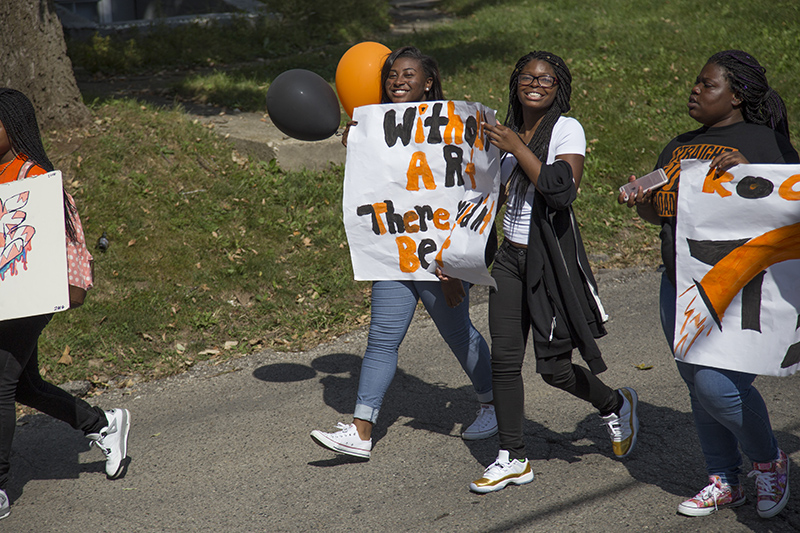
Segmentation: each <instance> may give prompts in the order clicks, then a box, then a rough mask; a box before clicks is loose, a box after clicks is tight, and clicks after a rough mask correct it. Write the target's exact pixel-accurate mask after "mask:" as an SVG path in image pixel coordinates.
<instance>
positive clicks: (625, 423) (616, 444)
mask: <svg viewBox="0 0 800 533" xmlns="http://www.w3.org/2000/svg"><path fill="white" fill-rule="evenodd" d="M619 393H620V394H621V395H622V407H620V410H619V416H618V415H616V414H615V413H611V414H610V415H606V416H604V417H601V418H602V419H603V422H604V423H605V425H606V429H607V430H608V434H609V435H610V436H611V446H612V448H613V450H614V455H616V456H617V457H619V458H623V457H627V456H628V454H630V453H631V451H633V447H634V446H636V437H637V436H638V433H639V416H638V415H637V414H636V408H637V406H638V403H639V398H638V396H637V395H636V391H635V390H633V389H632V388H630V387H622V388H621V389H619Z"/></svg>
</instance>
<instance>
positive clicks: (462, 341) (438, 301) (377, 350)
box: [353, 281, 493, 424]
mask: <svg viewBox="0 0 800 533" xmlns="http://www.w3.org/2000/svg"><path fill="white" fill-rule="evenodd" d="M464 292H465V293H466V297H465V298H464V300H463V301H462V302H461V303H460V304H459V305H458V306H456V307H454V308H451V307H448V306H447V303H446V302H445V299H444V293H443V292H442V284H441V283H439V282H438V281H376V282H374V283H373V284H372V316H371V320H370V324H369V339H368V341H367V351H366V353H365V354H364V361H363V362H362V363H361V377H360V379H359V382H358V398H357V399H356V408H355V413H354V414H353V416H354V417H355V418H360V419H362V420H366V421H368V422H372V423H373V424H374V423H375V421H376V420H377V418H378V412H379V411H380V408H381V404H382V403H383V396H384V395H385V394H386V390H387V389H388V388H389V384H390V383H391V382H392V379H393V378H394V373H395V370H397V350H398V348H399V347H400V343H401V342H403V338H404V337H405V336H406V332H407V331H408V326H409V324H411V319H412V318H414V311H415V310H416V308H417V301H419V300H422V303H423V305H424V306H425V309H426V310H427V311H428V314H429V315H430V316H431V318H432V319H433V322H434V323H435V324H436V327H437V328H438V329H439V333H440V334H441V336H442V338H443V339H444V340H445V342H447V344H448V346H450V349H451V350H452V351H453V353H454V354H455V356H456V359H458V362H459V363H461V367H462V368H463V369H464V372H466V373H467V376H469V379H470V380H471V381H472V386H473V387H474V388H475V392H476V393H477V395H478V401H480V402H484V403H485V402H490V401H492V399H493V396H492V369H491V355H490V353H489V346H488V345H487V344H486V341H485V340H483V337H482V336H481V334H480V333H479V332H478V330H477V329H475V326H473V325H472V322H471V321H470V319H469V284H468V283H464Z"/></svg>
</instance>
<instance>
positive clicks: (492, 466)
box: [483, 460, 511, 477]
mask: <svg viewBox="0 0 800 533" xmlns="http://www.w3.org/2000/svg"><path fill="white" fill-rule="evenodd" d="M510 466H511V461H509V462H507V463H502V462H500V460H496V461H495V462H493V463H492V464H490V465H489V467H488V468H487V469H486V471H485V472H484V473H483V475H484V477H488V476H489V474H491V473H493V472H494V471H495V470H500V471H503V470H505V469H507V468H509V467H510Z"/></svg>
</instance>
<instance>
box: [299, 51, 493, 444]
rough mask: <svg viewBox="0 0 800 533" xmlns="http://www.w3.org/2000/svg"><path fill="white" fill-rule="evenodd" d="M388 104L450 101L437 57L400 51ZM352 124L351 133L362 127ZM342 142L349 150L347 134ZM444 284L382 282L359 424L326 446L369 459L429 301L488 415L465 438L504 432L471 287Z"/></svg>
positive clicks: (389, 79) (376, 292)
mask: <svg viewBox="0 0 800 533" xmlns="http://www.w3.org/2000/svg"><path fill="white" fill-rule="evenodd" d="M381 86H382V88H383V95H382V102H381V103H405V102H422V101H433V100H443V99H444V94H443V93H442V86H441V81H440V79H439V68H438V67H437V65H436V62H435V61H434V60H433V58H431V57H429V56H426V55H423V54H422V53H421V52H420V51H419V50H418V49H416V48H414V47H412V46H405V47H403V48H399V49H398V50H395V51H394V52H392V53H391V54H390V55H389V57H388V58H387V59H386V61H385V63H384V65H383V69H382V71H381ZM355 125H356V123H355V122H350V123H349V124H348V130H349V128H350V127H351V126H355ZM342 142H343V143H344V144H345V145H346V143H347V131H345V135H344V137H343V140H342ZM440 279H441V281H389V280H382V281H375V282H373V284H372V301H371V319H370V327H369V339H368V343H367V350H366V353H365V354H364V360H363V362H362V365H361V376H360V380H359V384H358V397H357V399H356V406H355V412H354V414H353V422H352V423H350V424H343V423H339V427H340V429H341V430H340V431H337V432H334V433H325V432H322V431H319V430H314V431H312V432H311V437H312V438H313V439H314V441H315V442H317V443H318V444H319V445H321V446H324V447H326V448H329V449H331V450H333V451H336V452H339V453H344V454H347V455H352V456H355V457H360V458H363V459H369V457H370V455H371V451H372V438H371V435H372V427H373V425H374V424H375V421H376V420H377V418H378V412H379V410H380V408H381V404H382V403H383V397H384V394H385V393H386V390H387V389H388V388H389V385H390V384H391V382H392V379H393V378H394V374H395V371H396V369H397V357H398V348H399V347H400V343H401V342H402V341H403V338H404V337H405V334H406V331H408V327H409V325H410V323H411V319H412V318H413V317H414V311H415V309H416V306H417V302H418V301H419V300H422V303H423V305H424V306H425V309H426V310H427V311H428V314H429V315H430V316H431V318H433V321H434V323H435V324H436V327H437V329H438V330H439V333H440V334H441V335H442V337H443V338H444V340H445V341H446V342H447V344H448V346H450V349H451V350H452V351H453V353H454V354H455V356H456V358H457V359H458V362H459V363H460V364H461V367H462V368H463V369H464V371H465V372H466V373H467V376H469V378H470V380H471V381H472V385H473V387H474V389H475V393H476V395H477V397H478V401H479V402H480V403H481V408H480V409H479V411H478V417H477V419H476V420H475V421H474V422H473V423H472V424H471V425H470V426H469V427H468V428H467V429H466V430H464V432H463V433H462V437H463V438H464V439H466V440H475V439H484V438H488V437H491V436H492V435H494V434H495V433H496V432H497V422H496V419H495V414H494V406H493V405H492V400H493V395H492V377H491V364H490V354H489V347H488V346H487V344H486V341H485V340H484V339H483V337H482V336H481V334H480V333H479V332H478V330H477V329H475V326H473V324H472V322H471V321H470V318H469V284H467V283H466V282H463V281H462V280H459V279H450V278H447V277H446V276H444V275H441V274H440Z"/></svg>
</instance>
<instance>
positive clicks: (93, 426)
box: [0, 315, 108, 489]
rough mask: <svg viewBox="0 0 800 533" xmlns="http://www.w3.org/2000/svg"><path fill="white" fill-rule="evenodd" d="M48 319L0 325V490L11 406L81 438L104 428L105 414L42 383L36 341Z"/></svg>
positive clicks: (12, 415)
mask: <svg viewBox="0 0 800 533" xmlns="http://www.w3.org/2000/svg"><path fill="white" fill-rule="evenodd" d="M51 317H52V315H41V316H34V317H27V318H19V319H15V320H6V321H3V322H0V489H5V486H6V484H7V483H8V477H9V475H8V472H9V469H10V464H9V458H10V456H11V443H12V441H13V440H14V428H15V427H16V425H17V422H16V410H15V406H14V402H15V401H17V402H19V403H21V404H23V405H27V406H29V407H33V408H34V409H36V410H38V411H41V412H42V413H45V414H47V415H50V416H52V417H54V418H57V419H59V420H63V421H64V422H66V423H67V424H69V425H70V426H72V427H73V428H75V429H80V430H82V431H83V432H84V434H88V433H98V432H99V431H100V430H102V429H103V428H105V427H106V426H107V425H108V420H107V419H106V416H105V413H104V412H103V410H102V409H100V408H99V407H92V406H91V405H89V404H88V403H86V402H85V401H83V400H81V399H80V398H75V397H74V396H72V395H71V394H68V393H67V392H65V391H63V390H61V389H60V388H58V387H56V386H55V385H52V384H50V383H48V382H46V381H44V380H43V379H42V377H41V375H40V374H39V354H38V348H37V345H38V341H39V335H40V334H41V333H42V330H43V329H44V327H45V326H46V325H47V323H48V322H50V318H51Z"/></svg>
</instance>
